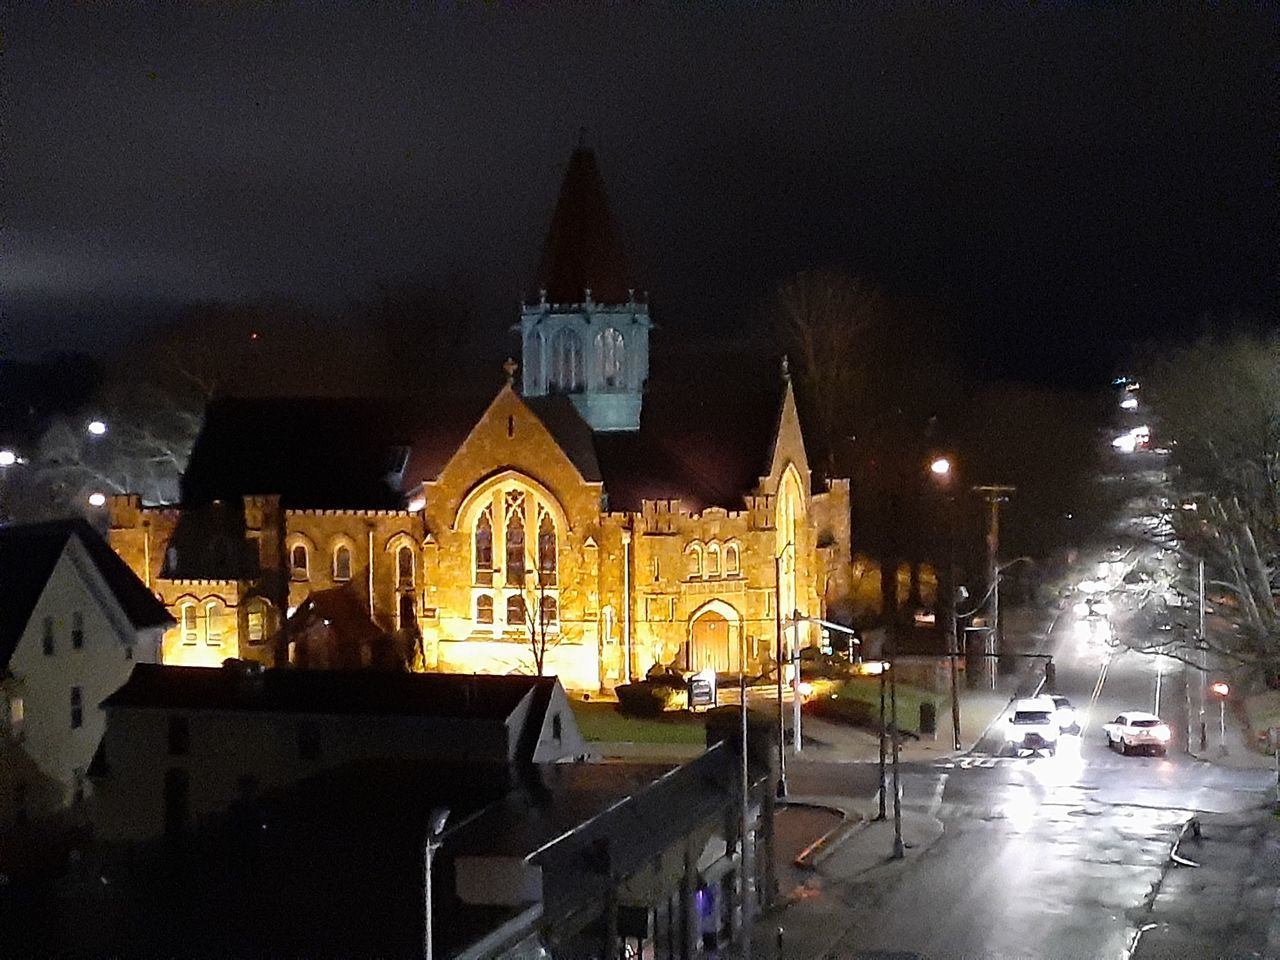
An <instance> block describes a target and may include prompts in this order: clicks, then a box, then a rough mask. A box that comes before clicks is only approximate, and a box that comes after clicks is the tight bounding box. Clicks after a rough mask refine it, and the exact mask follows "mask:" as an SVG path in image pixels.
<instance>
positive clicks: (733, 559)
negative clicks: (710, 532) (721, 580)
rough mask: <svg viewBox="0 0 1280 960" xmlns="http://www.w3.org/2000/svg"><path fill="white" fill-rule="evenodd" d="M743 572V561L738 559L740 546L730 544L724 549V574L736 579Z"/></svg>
mask: <svg viewBox="0 0 1280 960" xmlns="http://www.w3.org/2000/svg"><path fill="white" fill-rule="evenodd" d="M741 572H742V565H741V561H740V559H739V557H738V545H737V544H736V543H730V544H728V545H727V546H725V548H724V573H725V576H727V577H736V576H737V575H738V574H739V573H741Z"/></svg>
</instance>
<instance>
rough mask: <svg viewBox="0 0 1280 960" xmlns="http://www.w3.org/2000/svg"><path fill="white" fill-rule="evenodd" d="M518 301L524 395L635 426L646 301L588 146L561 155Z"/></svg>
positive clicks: (601, 423) (607, 423)
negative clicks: (559, 397) (555, 190)
mask: <svg viewBox="0 0 1280 960" xmlns="http://www.w3.org/2000/svg"><path fill="white" fill-rule="evenodd" d="M535 289H536V290H537V299H536V300H535V301H534V302H532V303H526V304H525V306H524V309H523V311H522V313H521V318H520V331H521V334H522V335H523V340H524V363H523V365H522V366H523V370H524V376H523V386H524V395H525V396H530V397H536V396H543V395H545V394H549V393H563V394H567V395H569V397H570V398H571V399H572V401H573V404H574V406H575V407H576V408H577V410H578V412H579V413H580V414H581V415H582V417H583V419H584V420H586V421H587V423H588V424H589V425H590V426H591V428H592V429H593V430H602V431H603V430H638V429H639V428H640V408H641V402H642V400H643V393H644V386H645V382H646V381H647V380H648V377H649V330H650V329H651V327H652V324H651V323H650V321H649V308H648V306H647V304H645V303H643V302H641V301H638V300H637V299H636V293H635V284H634V281H633V280H632V278H631V271H630V268H629V266H628V264H627V260H626V257H625V256H624V254H623V252H622V245H621V244H620V243H619V242H618V238H617V234H616V233H615V232H614V228H613V221H612V218H611V217H610V215H609V204H608V201H607V200H606V198H605V192H604V183H603V181H602V180H601V177H600V170H599V168H598V167H597V165H596V158H595V153H594V152H593V151H592V150H591V149H590V148H589V147H587V146H586V145H585V143H583V142H582V141H581V140H580V141H579V143H578V146H577V149H575V150H574V151H573V154H572V155H571V156H570V157H569V167H568V169H567V170H566V171H565V176H564V182H563V183H562V184H561V187H560V196H559V198H558V199H557V201H556V208H555V212H554V213H553V214H552V216H551V226H550V228H549V229H548V230H547V239H546V242H545V243H544V244H543V248H542V257H541V259H540V260H539V263H538V273H537V278H536V288H535Z"/></svg>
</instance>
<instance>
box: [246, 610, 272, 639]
mask: <svg viewBox="0 0 1280 960" xmlns="http://www.w3.org/2000/svg"><path fill="white" fill-rule="evenodd" d="M248 619H249V642H250V643H261V642H262V641H263V639H264V638H265V637H266V630H267V625H266V605H265V604H264V603H263V602H262V601H261V600H252V601H250V603H249V612H248Z"/></svg>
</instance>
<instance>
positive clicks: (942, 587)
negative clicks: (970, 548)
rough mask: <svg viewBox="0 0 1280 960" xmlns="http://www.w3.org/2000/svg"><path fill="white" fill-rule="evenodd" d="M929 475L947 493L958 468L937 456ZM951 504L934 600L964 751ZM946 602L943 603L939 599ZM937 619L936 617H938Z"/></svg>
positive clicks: (954, 722)
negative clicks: (942, 573)
mask: <svg viewBox="0 0 1280 960" xmlns="http://www.w3.org/2000/svg"><path fill="white" fill-rule="evenodd" d="M929 472H930V473H932V474H933V476H934V478H935V479H936V481H937V484H938V486H939V487H940V488H941V489H943V490H946V489H947V488H949V487H950V486H951V478H952V476H953V475H954V472H955V468H954V465H953V464H952V462H951V458H950V457H935V458H934V460H933V462H932V463H930V464H929ZM946 505H947V519H946V527H947V545H946V551H945V552H946V559H945V560H944V561H943V562H944V563H945V564H946V576H945V577H942V576H940V577H938V578H937V582H938V588H937V594H935V597H934V604H933V605H934V609H935V610H937V609H938V608H939V607H941V613H942V614H943V615H945V616H946V618H947V622H946V626H945V627H944V632H943V636H944V637H945V639H946V644H947V659H948V660H949V661H950V663H951V747H952V749H953V750H959V749H960V679H959V668H958V666H957V664H956V658H957V657H959V655H960V644H959V642H958V640H957V637H956V498H955V497H954V496H951V495H947V496H946ZM939 599H941V600H942V603H941V604H939V603H938V600H939ZM935 619H936V615H935Z"/></svg>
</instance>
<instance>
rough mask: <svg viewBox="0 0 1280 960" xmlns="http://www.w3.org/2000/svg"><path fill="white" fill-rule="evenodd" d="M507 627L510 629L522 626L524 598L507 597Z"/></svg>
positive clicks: (516, 596)
mask: <svg viewBox="0 0 1280 960" xmlns="http://www.w3.org/2000/svg"><path fill="white" fill-rule="evenodd" d="M507 625H508V626H511V627H523V626H524V597H522V596H520V595H519V594H513V595H511V596H509V597H507Z"/></svg>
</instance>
